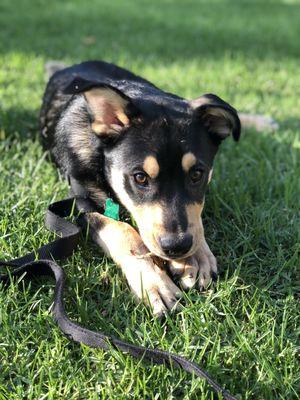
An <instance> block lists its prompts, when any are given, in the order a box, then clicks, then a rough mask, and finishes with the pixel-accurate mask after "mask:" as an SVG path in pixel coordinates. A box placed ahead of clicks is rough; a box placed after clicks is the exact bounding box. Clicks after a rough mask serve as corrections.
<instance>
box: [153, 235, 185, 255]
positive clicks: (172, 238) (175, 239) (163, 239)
mask: <svg viewBox="0 0 300 400" xmlns="http://www.w3.org/2000/svg"><path fill="white" fill-rule="evenodd" d="M158 241H159V244H160V247H161V248H162V250H163V251H164V253H165V254H166V255H167V256H170V257H172V256H175V257H178V256H183V255H184V254H186V253H187V252H188V251H189V250H190V248H191V247H192V244H193V236H192V235H190V234H189V233H185V234H183V235H180V236H178V235H175V234H167V235H164V236H160V237H159V238H158Z"/></svg>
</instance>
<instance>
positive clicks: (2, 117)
mask: <svg viewBox="0 0 300 400" xmlns="http://www.w3.org/2000/svg"><path fill="white" fill-rule="evenodd" d="M38 115H39V110H36V111H33V110H26V109H24V108H23V109H21V108H9V109H3V110H1V109H0V138H1V140H3V139H6V138H10V139H17V140H18V141H20V142H26V141H29V140H32V139H33V138H35V137H36V135H37V131H38Z"/></svg>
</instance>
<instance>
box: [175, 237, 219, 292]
mask: <svg viewBox="0 0 300 400" xmlns="http://www.w3.org/2000/svg"><path fill="white" fill-rule="evenodd" d="M169 268H170V271H171V273H172V274H173V275H174V276H175V277H177V278H178V279H179V283H180V286H181V287H182V288H183V289H191V288H192V287H194V286H195V285H196V283H197V286H198V288H199V289H200V290H203V289H205V288H206V287H207V286H208V285H209V283H210V282H211V280H216V278H217V273H218V269H217V260H216V258H215V256H214V255H213V253H212V252H211V250H210V248H209V247H208V244H207V243H206V241H205V240H203V242H202V243H201V246H200V247H199V249H198V250H197V252H196V253H195V254H194V255H193V256H191V257H187V258H186V259H183V260H177V261H171V262H170V263H169Z"/></svg>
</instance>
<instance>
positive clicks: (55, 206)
mask: <svg viewBox="0 0 300 400" xmlns="http://www.w3.org/2000/svg"><path fill="white" fill-rule="evenodd" d="M95 210H96V209H95V204H94V203H93V202H92V201H90V200H89V199H87V198H83V197H72V198H68V199H65V200H61V201H58V202H55V203H52V204H50V205H49V207H48V210H47V213H46V218H45V225H46V227H47V228H48V229H50V230H51V231H53V232H56V233H57V234H58V235H59V236H60V237H59V238H58V239H56V240H54V241H52V242H50V243H48V244H46V245H44V246H42V247H40V248H39V249H37V250H36V252H32V253H29V254H27V255H25V256H23V257H20V258H17V259H14V260H12V261H2V260H0V266H6V267H10V268H9V272H8V273H7V274H2V275H1V274H0V282H3V283H4V284H5V285H8V284H9V283H10V281H11V280H12V279H13V278H14V277H19V276H21V275H23V274H25V276H26V277H28V278H34V277H36V276H40V275H50V276H52V277H54V279H55V282H56V284H55V294H54V305H53V308H52V313H53V315H54V318H55V321H56V322H57V324H58V326H59V327H60V329H61V330H62V331H63V332H64V333H65V335H66V336H68V338H70V339H71V340H73V341H75V342H78V343H84V344H85V345H87V346H91V347H96V348H101V349H104V350H109V349H110V348H111V347H114V348H116V349H117V350H121V351H123V352H125V353H128V354H130V355H132V356H133V357H136V358H138V359H143V360H148V361H151V362H153V363H154V364H165V365H166V366H167V367H171V366H174V367H177V368H181V369H183V370H185V371H187V372H189V373H194V374H195V375H196V376H198V377H200V378H204V379H205V380H206V381H207V382H208V383H209V384H210V386H211V387H212V389H213V390H214V391H215V392H216V393H218V394H222V396H223V398H224V399H225V400H236V398H235V397H233V396H232V395H231V394H230V393H229V392H227V391H226V390H225V389H223V388H222V387H221V386H220V385H219V384H218V383H216V382H215V381H214V380H213V379H212V378H211V377H210V376H209V375H208V374H207V372H205V371H204V370H203V369H202V368H200V366H199V365H197V364H196V363H194V362H192V361H189V360H187V359H186V358H184V357H181V356H179V355H177V354H172V353H169V352H168V351H163V350H158V349H150V348H147V347H142V346H136V345H134V344H131V343H126V342H123V341H122V340H119V339H116V338H112V337H109V336H106V335H105V334H103V333H102V332H94V331H91V330H89V329H86V328H84V327H82V326H80V325H78V324H76V323H74V322H72V321H71V320H70V318H69V317H68V315H67V314H66V312H65V308H64V300H63V294H64V288H65V280H66V276H65V273H64V271H63V270H62V268H61V267H60V266H59V265H58V264H57V263H56V262H55V261H54V259H55V260H61V259H63V258H66V257H68V256H70V255H71V254H72V252H73V251H74V249H75V248H76V246H77V245H78V242H79V238H80V232H81V229H80V228H79V227H78V226H77V225H75V224H73V223H72V222H70V221H68V220H66V219H65V218H66V217H69V216H70V215H73V216H76V217H78V216H80V215H81V214H83V213H87V212H93V211H95Z"/></svg>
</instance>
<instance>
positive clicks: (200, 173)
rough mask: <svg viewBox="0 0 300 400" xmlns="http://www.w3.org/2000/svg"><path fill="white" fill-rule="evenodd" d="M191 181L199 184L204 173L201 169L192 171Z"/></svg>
mask: <svg viewBox="0 0 300 400" xmlns="http://www.w3.org/2000/svg"><path fill="white" fill-rule="evenodd" d="M189 175H190V179H191V181H192V182H193V183H197V182H199V181H200V180H201V178H202V176H203V171H202V170H201V169H199V168H194V169H192V170H191V171H190V174H189Z"/></svg>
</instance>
